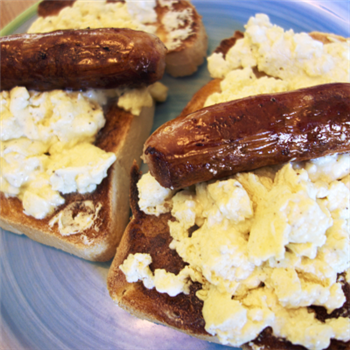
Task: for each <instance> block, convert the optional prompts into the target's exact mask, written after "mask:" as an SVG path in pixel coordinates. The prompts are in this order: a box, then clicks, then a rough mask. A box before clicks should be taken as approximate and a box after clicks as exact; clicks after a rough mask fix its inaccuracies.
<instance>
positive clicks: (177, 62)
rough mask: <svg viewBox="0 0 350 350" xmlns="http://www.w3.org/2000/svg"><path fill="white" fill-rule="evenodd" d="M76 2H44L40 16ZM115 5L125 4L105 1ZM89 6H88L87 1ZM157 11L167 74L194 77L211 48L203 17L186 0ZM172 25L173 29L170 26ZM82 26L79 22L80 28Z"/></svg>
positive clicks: (163, 5) (160, 4)
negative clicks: (164, 46) (166, 48)
mask: <svg viewBox="0 0 350 350" xmlns="http://www.w3.org/2000/svg"><path fill="white" fill-rule="evenodd" d="M75 1H76V0H67V1H66V0H65V1H61V0H44V1H42V2H41V3H40V4H39V7H38V15H39V17H49V16H50V17H51V16H59V13H60V11H61V10H62V9H64V8H66V7H72V6H74V3H75ZM116 2H120V3H124V2H125V1H115V0H105V3H106V4H107V3H116ZM86 6H89V3H88V2H86ZM154 10H155V13H156V17H157V18H156V22H155V23H151V24H152V26H155V33H156V34H157V36H158V37H159V38H160V39H161V40H162V41H163V42H164V43H165V44H166V46H168V53H167V55H166V72H167V73H169V74H170V75H172V76H174V77H182V76H187V75H191V74H193V73H194V72H195V71H196V70H197V69H198V66H200V65H201V64H202V63H203V62H204V58H205V57H206V54H207V47H208V38H207V34H206V31H205V28H204V25H203V22H202V19H201V16H200V15H199V14H198V13H197V11H196V9H195V7H194V6H193V5H192V4H191V3H190V2H189V1H185V0H176V1H170V2H169V1H168V2H162V1H157V4H156V7H155V9H154ZM169 23H171V26H168V24H169ZM79 25H80V24H78V23H76V26H77V28H78V27H79ZM91 25H92V24H91ZM34 26H35V23H34ZM56 29H58V28H56ZM59 29H65V28H59ZM36 30H37V27H33V25H32V27H31V28H30V29H29V32H33V31H36ZM186 33H187V34H186Z"/></svg>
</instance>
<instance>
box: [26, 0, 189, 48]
mask: <svg viewBox="0 0 350 350" xmlns="http://www.w3.org/2000/svg"><path fill="white" fill-rule="evenodd" d="M176 2H178V1H177V0H160V1H159V5H160V6H162V7H168V8H169V9H170V11H169V12H167V13H165V15H164V16H163V17H162V19H161V23H160V24H161V25H162V27H163V29H164V30H165V31H166V35H165V38H164V44H165V46H166V47H167V48H168V50H174V49H176V48H177V47H179V46H180V45H181V43H182V41H183V40H185V39H187V38H188V37H189V36H191V35H192V34H193V30H192V25H191V24H192V15H193V10H192V9H190V8H186V9H184V10H181V11H175V10H174V9H173V4H174V3H176ZM156 5H157V4H156V1H155V0H150V1H132V0H126V1H125V2H124V3H123V2H116V3H112V2H110V3H108V2H106V0H104V1H88V2H87V1H86V0H77V1H75V2H74V3H73V5H72V6H71V7H65V8H63V9H62V10H61V11H60V12H59V14H58V15H56V16H47V17H39V18H38V19H37V20H36V21H35V22H34V23H33V24H32V25H31V26H30V28H29V30H28V33H44V32H51V31H54V30H59V29H71V28H74V29H85V28H129V29H134V30H141V31H144V32H148V33H152V34H156V30H157V26H156V25H155V23H157V21H158V18H157V13H156V11H155V7H156Z"/></svg>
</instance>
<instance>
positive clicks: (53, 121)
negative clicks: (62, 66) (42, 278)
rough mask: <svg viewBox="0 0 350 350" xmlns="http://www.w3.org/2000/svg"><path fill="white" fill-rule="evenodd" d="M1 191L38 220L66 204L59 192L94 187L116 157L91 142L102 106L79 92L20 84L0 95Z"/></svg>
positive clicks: (101, 121) (100, 119)
mask: <svg viewBox="0 0 350 350" xmlns="http://www.w3.org/2000/svg"><path fill="white" fill-rule="evenodd" d="M0 108H1V113H0V114H1V129H0V130H1V133H0V156H1V157H0V161H1V170H0V190H1V191H2V192H4V194H5V195H6V196H17V197H18V198H19V199H20V200H22V203H23V208H24V212H25V214H27V215H31V216H33V217H35V218H37V219H42V218H44V217H46V216H47V215H48V214H50V213H52V212H53V210H54V209H55V208H56V207H57V206H59V205H61V204H63V203H64V198H63V197H62V196H61V195H60V193H62V194H65V193H71V192H79V193H87V192H92V191H94V190H95V189H96V186H97V185H98V184H100V183H101V181H102V180H103V178H104V177H105V176H107V170H108V168H109V167H110V166H111V165H112V164H113V163H114V161H115V160H116V156H115V154H114V153H107V152H105V151H103V150H101V149H99V148H97V147H96V146H94V145H93V144H92V143H93V142H94V140H95V136H96V134H97V132H98V131H99V130H100V129H101V128H102V127H103V126H104V124H105V119H104V115H103V111H102V107H101V106H100V105H99V104H97V103H95V102H93V101H91V100H90V99H88V98H87V97H85V96H84V95H83V94H82V93H78V92H64V91H61V90H54V91H50V92H43V93H38V92H34V91H28V90H27V89H26V88H24V87H16V88H13V89H12V90H11V91H10V92H7V91H3V92H2V93H1V95H0Z"/></svg>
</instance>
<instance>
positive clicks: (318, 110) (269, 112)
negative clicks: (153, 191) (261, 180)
mask: <svg viewBox="0 0 350 350" xmlns="http://www.w3.org/2000/svg"><path fill="white" fill-rule="evenodd" d="M348 151H350V84H348V83H335V84H325V85H319V86H315V87H311V88H305V89H300V90H295V91H292V92H287V93H279V94H274V95H259V96H255V97H248V98H244V99H240V100H235V101H231V102H227V103H221V104H217V105H215V106H211V107H207V108H203V109H201V110H198V111H196V112H194V113H192V114H189V115H188V116H187V117H185V118H179V119H178V120H176V119H175V120H173V121H170V122H168V123H166V124H164V125H163V126H161V127H160V128H159V129H158V130H156V131H155V132H154V133H153V134H152V135H151V136H150V137H149V139H148V140H147V141H146V143H145V147H144V159H145V161H146V163H147V164H148V167H149V169H150V172H151V174H152V175H153V176H154V177H155V178H156V179H157V181H158V182H159V183H160V184H161V185H162V186H164V187H169V188H174V189H179V188H183V187H186V186H190V185H192V184H195V183H197V182H201V181H208V180H211V179H218V178H222V177H225V176H229V175H232V174H234V173H237V172H241V171H250V170H253V169H257V168H260V167H262V166H266V165H273V164H279V163H284V162H287V161H290V160H299V161H301V160H308V159H312V158H317V157H321V156H325V155H329V154H334V153H337V152H348Z"/></svg>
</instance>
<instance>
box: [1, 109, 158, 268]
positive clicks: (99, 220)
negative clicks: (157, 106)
mask: <svg viewBox="0 0 350 350" xmlns="http://www.w3.org/2000/svg"><path fill="white" fill-rule="evenodd" d="M153 115H154V106H152V107H144V108H143V110H142V112H141V114H140V115H139V116H134V115H132V114H131V113H129V112H126V111H124V110H123V109H121V108H119V107H117V106H116V105H113V106H111V107H110V109H109V111H108V112H107V113H106V125H105V127H104V128H103V129H102V130H100V132H99V134H98V136H97V139H96V142H95V144H96V146H98V147H100V148H102V149H103V150H105V151H106V152H114V153H115V154H116V156H117V160H116V161H115V163H114V164H113V165H112V166H111V168H110V169H109V170H108V176H107V177H106V178H105V179H104V180H103V181H102V183H101V184H100V185H98V186H97V189H96V190H95V191H94V192H92V193H88V194H84V195H83V194H79V193H72V194H67V195H64V196H63V197H64V198H65V203H64V204H63V205H61V206H60V207H58V208H57V209H56V210H55V212H54V213H53V214H51V215H49V216H47V217H46V218H44V219H42V220H38V219H35V218H34V217H32V216H28V215H26V214H24V213H23V206H22V202H21V201H20V200H19V199H18V198H6V197H5V196H4V194H3V193H0V227H2V228H3V229H5V230H8V231H11V232H14V233H18V234H25V235H27V236H28V237H29V238H31V239H33V240H35V241H38V242H40V243H43V244H46V245H49V246H52V247H55V248H58V249H61V250H63V251H65V252H68V253H71V254H74V255H77V256H79V257H81V258H83V259H87V260H92V261H108V260H110V259H112V258H113V256H114V255H115V251H116V246H117V244H118V243H119V241H120V239H121V236H122V234H123V231H124V229H125V226H126V225H127V222H128V219H129V206H128V197H129V193H128V188H127V186H125V185H124V184H125V183H129V169H130V167H131V165H132V162H133V160H134V159H137V162H138V163H140V157H139V156H140V154H141V150H142V145H143V142H144V140H145V139H146V138H147V136H148V134H149V132H150V130H151V127H152V122H153ZM84 201H92V202H93V203H94V205H95V208H97V207H98V206H99V205H101V208H100V209H99V211H98V215H97V217H96V219H95V221H94V224H93V226H92V227H91V228H88V229H86V230H84V231H83V232H79V233H77V234H73V235H70V236H62V235H61V234H60V232H59V230H58V225H53V226H50V224H49V222H50V220H51V219H52V218H53V217H54V216H56V215H57V214H58V213H59V212H61V211H63V210H65V209H67V208H70V207H71V206H72V205H73V206H75V207H76V208H75V210H78V208H79V207H80V210H85V209H84V208H83V209H82V207H83V206H82V202H84ZM67 210H68V209H67ZM84 242H85V243H84Z"/></svg>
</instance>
